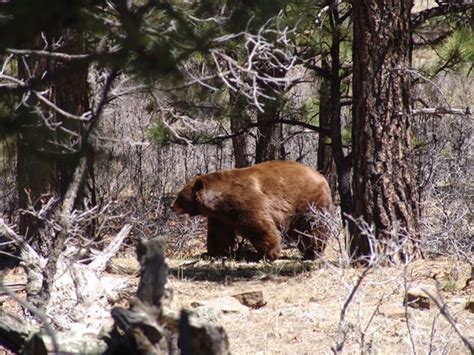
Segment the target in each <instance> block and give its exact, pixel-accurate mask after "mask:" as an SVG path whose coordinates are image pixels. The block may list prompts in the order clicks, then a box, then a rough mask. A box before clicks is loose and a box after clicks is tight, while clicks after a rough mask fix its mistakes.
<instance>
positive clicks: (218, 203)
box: [172, 161, 332, 260]
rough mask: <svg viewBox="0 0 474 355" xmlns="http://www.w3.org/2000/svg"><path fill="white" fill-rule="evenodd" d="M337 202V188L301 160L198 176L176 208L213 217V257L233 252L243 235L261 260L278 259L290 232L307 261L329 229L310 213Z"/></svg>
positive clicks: (210, 221) (210, 244)
mask: <svg viewBox="0 0 474 355" xmlns="http://www.w3.org/2000/svg"><path fill="white" fill-rule="evenodd" d="M331 206H332V199H331V191H330V189H329V185H328V182H327V181H326V179H325V178H324V177H323V176H322V175H321V174H320V173H318V172H317V171H315V170H313V169H311V168H310V167H308V166H305V165H303V164H300V163H297V162H292V161H269V162H265V163H261V164H256V165H254V166H251V167H248V168H242V169H233V170H223V171H219V172H216V173H211V174H207V175H198V176H196V177H195V178H194V179H193V180H191V181H190V182H189V183H188V184H187V185H186V186H185V187H184V188H183V189H182V190H181V191H180V192H179V194H178V197H177V198H176V201H175V202H174V204H173V206H172V208H173V210H174V211H175V212H176V213H178V214H183V213H188V214H189V215H191V216H195V215H203V216H207V218H208V232H207V249H208V254H209V255H210V256H226V255H228V254H229V252H230V251H231V250H232V248H233V247H234V245H235V241H236V236H237V235H240V236H241V237H243V238H245V239H247V240H249V241H250V242H251V243H252V245H253V246H254V247H255V249H256V250H257V253H258V257H259V258H262V257H265V258H266V259H268V260H275V259H276V258H278V256H279V254H280V251H281V245H280V244H281V238H282V234H285V233H286V234H287V235H288V236H289V237H290V238H292V239H295V240H298V248H299V249H300V251H301V252H302V253H303V256H304V258H305V259H314V258H315V257H316V255H317V254H318V253H321V252H322V251H323V250H324V246H325V240H326V239H327V237H328V236H327V231H326V230H325V228H322V227H321V226H322V224H321V223H317V221H316V223H315V220H314V218H310V216H311V215H312V214H311V213H309V211H310V208H311V207H314V208H317V209H322V210H324V209H327V210H330V209H331ZM313 215H314V214H313ZM315 234H319V235H317V236H316V235H315ZM321 234H322V235H321Z"/></svg>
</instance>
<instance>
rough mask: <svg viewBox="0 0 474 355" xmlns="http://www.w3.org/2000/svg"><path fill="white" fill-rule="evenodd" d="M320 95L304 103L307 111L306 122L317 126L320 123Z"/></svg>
mask: <svg viewBox="0 0 474 355" xmlns="http://www.w3.org/2000/svg"><path fill="white" fill-rule="evenodd" d="M319 106H320V100H319V97H317V96H316V97H312V98H310V99H309V100H306V102H305V103H304V112H305V113H306V117H305V122H309V123H311V124H313V125H315V126H317V125H319Z"/></svg>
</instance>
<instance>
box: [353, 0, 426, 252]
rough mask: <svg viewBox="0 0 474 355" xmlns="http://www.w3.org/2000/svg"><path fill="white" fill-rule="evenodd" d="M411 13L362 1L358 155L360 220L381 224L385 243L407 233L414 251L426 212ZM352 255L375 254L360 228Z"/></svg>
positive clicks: (357, 45) (357, 30) (356, 51)
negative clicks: (417, 162) (418, 173)
mask: <svg viewBox="0 0 474 355" xmlns="http://www.w3.org/2000/svg"><path fill="white" fill-rule="evenodd" d="M411 7H412V1H411V0H402V1H395V0H391V1H385V2H379V1H375V0H365V1H357V2H354V6H353V23H354V24H353V33H354V39H353V41H354V42H353V59H354V76H353V95H354V98H353V122H352V125H353V126H352V148H353V154H352V156H353V168H354V177H353V193H354V197H353V201H354V217H356V218H359V217H362V218H363V219H364V220H365V221H366V222H367V223H369V224H371V225H373V226H374V227H375V238H376V239H377V240H382V239H391V240H393V239H400V238H402V236H403V235H407V236H408V237H409V238H410V240H411V242H412V243H409V244H410V245H411V246H413V245H414V243H415V237H416V235H417V231H418V226H417V218H418V208H417V205H416V195H417V190H416V184H415V177H414V172H415V170H414V168H413V152H412V147H411V137H410V133H411V130H410V129H411V122H410V106H411V98H410V96H411V95H410V75H409V73H407V71H406V69H407V68H408V67H409V65H410V28H409V27H410V10H411ZM350 251H351V253H353V256H355V257H361V256H366V255H369V254H370V253H371V250H370V245H369V239H368V237H367V235H366V234H364V233H362V231H361V229H360V228H358V229H357V230H356V231H355V233H354V234H353V236H352V239H351V242H350ZM410 252H413V250H411V251H408V253H410ZM400 256H401V257H406V256H407V254H406V253H400Z"/></svg>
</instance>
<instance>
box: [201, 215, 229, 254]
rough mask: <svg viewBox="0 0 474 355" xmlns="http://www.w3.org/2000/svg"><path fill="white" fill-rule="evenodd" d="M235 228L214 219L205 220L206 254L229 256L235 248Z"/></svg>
mask: <svg viewBox="0 0 474 355" xmlns="http://www.w3.org/2000/svg"><path fill="white" fill-rule="evenodd" d="M235 240H236V233H235V228H234V227H233V226H232V225H231V224H229V223H225V222H223V221H221V220H220V219H218V218H215V217H208V219H207V254H208V255H209V256H229V255H230V254H231V252H232V249H233V248H234V246H235Z"/></svg>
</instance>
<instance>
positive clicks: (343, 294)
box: [169, 259, 474, 354]
mask: <svg viewBox="0 0 474 355" xmlns="http://www.w3.org/2000/svg"><path fill="white" fill-rule="evenodd" d="M169 263H170V266H171V273H172V275H173V276H171V277H170V279H169V284H170V286H171V288H172V289H173V290H174V298H173V302H172V307H173V308H176V309H179V308H181V307H184V308H187V309H192V307H191V303H192V302H194V301H199V300H204V299H209V298H215V297H221V296H227V295H234V294H237V293H241V292H246V291H256V290H261V291H263V294H264V299H265V301H266V302H267V304H266V305H265V306H263V307H261V308H260V309H250V310H249V312H248V313H246V314H242V313H224V314H223V315H222V317H221V318H220V319H219V320H218V322H219V323H220V324H222V325H223V326H224V328H225V329H226V331H227V333H228V336H229V341H230V346H231V352H232V353H233V354H324V353H331V347H333V346H335V345H336V339H337V333H338V326H339V320H340V316H341V308H342V306H343V304H344V302H345V300H346V299H347V297H348V295H349V293H350V292H351V290H352V289H353V286H354V284H355V283H356V282H357V279H358V277H359V275H360V274H361V273H362V272H363V270H361V269H359V270H357V269H340V268H336V267H334V266H330V265H327V264H321V263H305V264H302V263H301V262H298V261H291V260H282V261H278V262H276V263H274V264H272V265H268V264H267V265H261V264H242V263H240V264H238V265H235V264H234V265H232V263H229V264H228V265H225V264H224V265H222V264H217V265H209V264H208V263H204V262H199V263H198V264H195V265H193V266H191V267H179V265H183V264H184V261H183V260H180V261H178V260H170V262H169ZM469 270H470V269H469V266H468V265H467V264H463V263H461V262H459V261H457V260H449V259H443V260H434V261H428V260H423V261H417V262H415V263H413V264H412V265H411V266H410V267H408V268H407V269H406V270H404V269H403V268H402V267H378V268H375V269H373V270H372V271H371V272H369V274H368V275H367V277H366V278H365V280H364V281H363V283H362V284H361V286H360V288H359V289H358V290H357V292H356V293H355V296H354V298H353V301H352V302H351V303H350V304H349V306H348V310H347V314H346V322H345V324H344V327H343V329H344V332H345V337H346V340H345V343H344V346H343V353H346V354H352V353H357V352H360V353H362V352H364V353H373V354H393V353H397V352H398V353H403V354H406V353H415V352H416V353H432V354H468V353H469V352H468V350H467V348H465V347H464V346H463V344H462V341H461V340H460V338H459V337H458V335H456V334H455V332H454V330H453V329H452V327H451V326H450V325H449V324H448V323H447V321H446V320H445V319H444V317H443V316H441V315H440V312H439V310H438V309H437V307H436V306H435V305H434V304H431V305H430V309H426V310H420V309H412V308H408V309H405V307H404V306H403V298H404V295H405V290H406V288H413V287H416V288H419V287H424V288H427V289H428V290H429V291H431V292H432V293H433V295H435V296H439V295H441V296H442V298H443V300H444V301H445V302H446V304H447V305H448V309H449V311H450V313H451V315H452V316H453V317H454V318H455V319H456V321H457V323H458V326H459V329H460V330H461V332H462V333H463V334H464V335H465V336H466V337H470V338H471V340H472V339H474V313H471V312H469V311H468V310H465V309H464V307H465V305H466V304H467V302H468V301H469V300H470V301H474V295H473V288H471V289H470V291H469V290H462V287H463V286H464V284H465V280H466V279H467V278H468V276H469V275H468V271H469ZM435 279H438V280H439V284H440V287H441V290H440V294H439V295H437V291H436V286H435V284H436V282H435ZM405 311H406V312H407V314H408V321H407V316H406V314H405ZM410 334H411V335H410Z"/></svg>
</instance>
